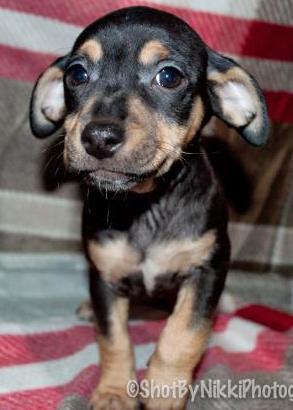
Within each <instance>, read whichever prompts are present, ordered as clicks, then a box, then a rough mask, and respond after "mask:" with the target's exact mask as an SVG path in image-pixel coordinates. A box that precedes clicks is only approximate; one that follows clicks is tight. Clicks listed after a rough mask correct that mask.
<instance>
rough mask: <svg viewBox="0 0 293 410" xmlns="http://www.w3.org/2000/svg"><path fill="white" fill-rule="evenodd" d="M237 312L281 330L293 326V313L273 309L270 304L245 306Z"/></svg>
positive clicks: (240, 315)
mask: <svg viewBox="0 0 293 410" xmlns="http://www.w3.org/2000/svg"><path fill="white" fill-rule="evenodd" d="M235 314H236V315H237V316H239V317H242V318H244V319H247V320H251V321H253V322H255V323H260V324H262V325H264V326H266V327H268V328H270V329H274V330H278V331H280V332H286V331H288V330H290V329H291V328H293V315H290V314H289V313H285V312H281V311H279V310H276V309H272V308H270V307H268V306H261V305H250V306H245V307H243V308H240V309H238V310H237V311H236V312H235Z"/></svg>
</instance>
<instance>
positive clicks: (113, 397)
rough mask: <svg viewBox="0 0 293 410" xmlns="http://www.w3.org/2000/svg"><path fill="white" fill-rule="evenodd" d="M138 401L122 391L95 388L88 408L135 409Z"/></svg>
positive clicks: (91, 409)
mask: <svg viewBox="0 0 293 410" xmlns="http://www.w3.org/2000/svg"><path fill="white" fill-rule="evenodd" d="M137 409H138V402H137V401H136V400H135V399H132V398H130V397H128V396H127V395H126V394H122V393H112V392H106V391H99V389H97V390H96V391H95V392H94V394H93V395H92V398H91V401H90V410H137Z"/></svg>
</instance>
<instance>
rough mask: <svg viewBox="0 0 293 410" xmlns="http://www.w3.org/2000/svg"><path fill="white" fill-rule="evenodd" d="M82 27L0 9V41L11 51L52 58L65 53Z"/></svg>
mask: <svg viewBox="0 0 293 410" xmlns="http://www.w3.org/2000/svg"><path fill="white" fill-rule="evenodd" d="M80 31H81V27H77V26H74V25H73V24H68V23H62V22H60V21H56V20H52V19H49V18H45V17H41V16H36V15H33V14H28V13H22V12H16V11H11V10H6V9H0V39H1V40H0V41H1V43H2V44H5V45H7V46H11V47H18V48H24V49H26V50H31V51H36V52H44V53H51V54H58V55H59V54H65V53H67V52H68V51H69V50H70V49H71V47H72V45H73V42H74V41H75V39H76V37H77V36H78V34H79V33H80Z"/></svg>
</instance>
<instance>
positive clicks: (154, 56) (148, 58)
mask: <svg viewBox="0 0 293 410" xmlns="http://www.w3.org/2000/svg"><path fill="white" fill-rule="evenodd" d="M169 54H170V51H169V49H168V48H167V47H166V46H165V45H164V44H162V43H161V42H160V41H159V40H150V41H148V42H147V43H146V44H145V45H144V46H143V47H142V49H141V51H140V53H139V56H138V61H139V62H140V63H141V64H144V65H148V64H152V63H154V62H155V61H159V60H161V59H164V58H167V57H168V56H169Z"/></svg>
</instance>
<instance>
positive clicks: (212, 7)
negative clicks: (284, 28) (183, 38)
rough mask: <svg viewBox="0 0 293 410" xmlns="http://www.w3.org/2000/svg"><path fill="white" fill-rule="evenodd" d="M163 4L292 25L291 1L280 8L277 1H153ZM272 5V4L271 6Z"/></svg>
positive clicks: (283, 3) (153, 1) (288, 0)
mask: <svg viewBox="0 0 293 410" xmlns="http://www.w3.org/2000/svg"><path fill="white" fill-rule="evenodd" d="M151 2H152V3H154V4H158V5H160V4H162V5H166V6H173V7H179V8H182V7H184V8H187V9H190V10H195V11H201V12H207V13H216V14H221V15H228V16H231V17H237V18H241V19H257V20H262V21H267V22H272V23H279V24H285V25H291V24H292V15H293V7H292V2H291V0H282V2H279V4H280V3H282V4H281V7H278V4H277V3H278V1H276V0H273V1H272V0H266V1H265V2H264V1H263V0H214V1H209V0H151ZM269 3H270V4H269Z"/></svg>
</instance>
